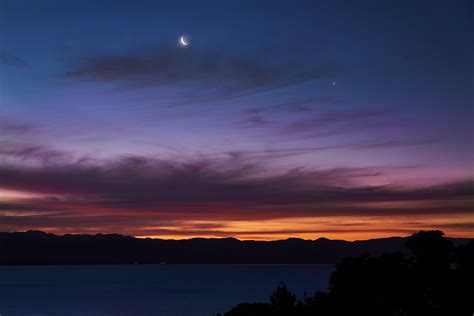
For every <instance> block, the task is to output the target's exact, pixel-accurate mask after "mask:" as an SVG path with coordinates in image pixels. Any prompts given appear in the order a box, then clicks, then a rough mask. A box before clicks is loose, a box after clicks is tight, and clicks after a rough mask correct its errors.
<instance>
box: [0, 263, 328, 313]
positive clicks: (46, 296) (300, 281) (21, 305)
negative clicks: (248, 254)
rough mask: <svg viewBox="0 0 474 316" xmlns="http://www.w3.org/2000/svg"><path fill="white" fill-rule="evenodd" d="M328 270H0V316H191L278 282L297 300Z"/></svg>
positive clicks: (259, 296) (254, 297) (262, 296)
mask: <svg viewBox="0 0 474 316" xmlns="http://www.w3.org/2000/svg"><path fill="white" fill-rule="evenodd" d="M333 270H334V266H333V265H115V266H113V265H110V266H19V267H10V266H8V267H0V315H1V316H10V315H89V316H93V315H94V316H95V315H101V316H102V315H124V316H125V315H158V316H161V315H162V316H165V315H166V316H168V315H170V316H171V315H177V316H188V315H189V316H195V315H199V316H200V315H208V316H210V315H213V314H215V313H217V312H225V311H227V310H229V309H230V307H232V306H234V305H236V304H238V303H241V302H267V301H268V297H269V296H270V294H271V293H272V291H273V290H274V289H275V288H276V287H277V286H278V285H279V284H280V283H281V282H284V283H285V284H286V285H287V286H288V288H289V289H290V290H291V291H293V292H294V293H295V294H296V296H297V297H298V298H302V297H303V295H304V292H305V291H306V292H307V293H309V294H312V293H314V292H315V291H316V290H326V289H327V286H328V280H329V275H330V273H331V272H332V271H333Z"/></svg>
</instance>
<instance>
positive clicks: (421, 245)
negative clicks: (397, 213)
mask: <svg viewBox="0 0 474 316" xmlns="http://www.w3.org/2000/svg"><path fill="white" fill-rule="evenodd" d="M405 245H406V247H407V248H408V249H409V250H410V255H409V254H404V253H401V252H397V253H387V254H382V255H380V256H369V255H362V256H360V257H356V258H345V259H343V260H342V261H341V262H340V263H339V264H338V265H337V268H336V271H335V272H333V273H332V275H331V278H330V284H329V290H328V292H317V293H316V294H315V295H314V296H312V297H305V298H304V299H303V300H300V301H298V300H296V298H295V296H294V295H293V294H292V293H291V292H290V291H288V289H287V288H286V286H284V285H281V286H279V287H278V288H277V289H276V290H275V292H274V293H273V295H272V296H271V297H270V302H269V303H254V304H248V303H244V304H239V305H237V306H236V307H234V308H232V309H231V310H230V311H229V312H227V313H225V314H224V316H249V315H262V316H274V315H278V316H282V315H295V316H299V315H301V316H306V315H315V316H339V315H344V316H345V315H357V316H359V315H364V316H385V315H387V316H402V315H403V316H422V315H430V316H431V315H433V316H442V315H444V316H447V315H450V316H463V315H466V316H472V315H474V241H472V240H471V241H470V242H469V243H468V244H465V245H460V246H457V247H456V246H454V245H453V243H452V242H451V241H450V240H449V239H447V238H445V237H444V236H443V233H442V232H441V231H420V232H418V233H415V234H413V235H412V236H411V237H410V238H408V240H407V241H406V243H405Z"/></svg>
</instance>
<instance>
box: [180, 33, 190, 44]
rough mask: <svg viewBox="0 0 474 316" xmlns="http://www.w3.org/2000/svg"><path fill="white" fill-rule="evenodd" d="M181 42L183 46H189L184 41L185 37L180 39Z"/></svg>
mask: <svg viewBox="0 0 474 316" xmlns="http://www.w3.org/2000/svg"><path fill="white" fill-rule="evenodd" d="M179 42H180V43H181V45H183V46H188V43H186V40H185V39H184V35H183V36H181V37H180V38H179Z"/></svg>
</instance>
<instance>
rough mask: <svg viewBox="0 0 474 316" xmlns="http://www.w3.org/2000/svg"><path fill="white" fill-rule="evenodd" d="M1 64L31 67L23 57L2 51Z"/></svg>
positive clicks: (0, 55) (0, 54)
mask: <svg viewBox="0 0 474 316" xmlns="http://www.w3.org/2000/svg"><path fill="white" fill-rule="evenodd" d="M0 65H7V66H16V67H29V66H30V64H29V63H28V62H27V61H26V60H24V59H23V58H21V57H19V56H17V55H14V54H9V53H0Z"/></svg>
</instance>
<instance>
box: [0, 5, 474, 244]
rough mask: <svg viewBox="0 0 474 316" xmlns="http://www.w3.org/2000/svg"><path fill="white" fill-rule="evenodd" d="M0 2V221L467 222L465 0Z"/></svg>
mask: <svg viewBox="0 0 474 316" xmlns="http://www.w3.org/2000/svg"><path fill="white" fill-rule="evenodd" d="M0 4H1V6H0V231H24V230H30V229H37V230H43V231H47V232H52V233H58V234H64V233H121V234H129V235H133V236H140V237H143V236H153V237H160V238H191V237H197V236H200V237H228V236H231V237H236V238H239V239H281V238H288V237H301V238H307V239H315V238H319V237H323V236H324V237H328V238H339V239H348V240H354V239H365V238H375V237H384V236H392V235H408V234H410V233H412V232H413V231H416V230H419V229H441V230H443V231H444V232H446V233H447V235H449V236H463V237H468V236H470V237H474V185H473V184H474V181H473V179H474V144H473V135H474V127H473V126H474V110H473V103H474V96H473V91H474V79H473V78H474V75H473V74H474V59H473V56H474V40H473V38H474V35H473V34H474V22H473V21H474V19H473V10H474V9H473V4H474V2H473V1H468V0H466V1H453V0H449V1H448V0H446V1H433V0H431V1H309V0H308V1H306V0H301V1H275V0H274V1H201V0H199V1H198V0H194V1H131V0H130V1H117V0H115V1H84V0H81V1H59V0H58V1H46V0H43V1H33V0H31V1H22V0H0ZM183 35H184V36H185V39H186V40H187V41H188V45H187V46H183V45H180V44H179V39H180V37H181V36H183Z"/></svg>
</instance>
